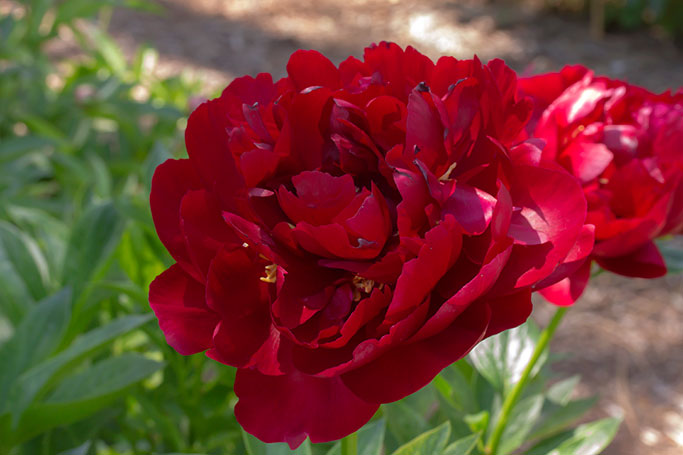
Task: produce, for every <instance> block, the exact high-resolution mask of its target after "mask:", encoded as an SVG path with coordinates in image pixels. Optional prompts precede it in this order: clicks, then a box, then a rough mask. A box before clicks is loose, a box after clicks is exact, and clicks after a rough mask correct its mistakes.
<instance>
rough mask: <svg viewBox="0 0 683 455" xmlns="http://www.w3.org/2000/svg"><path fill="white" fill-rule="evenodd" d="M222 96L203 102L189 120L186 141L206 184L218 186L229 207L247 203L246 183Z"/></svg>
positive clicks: (220, 194)
mask: <svg viewBox="0 0 683 455" xmlns="http://www.w3.org/2000/svg"><path fill="white" fill-rule="evenodd" d="M223 109H224V107H223V104H222V101H221V99H216V100H212V101H207V102H205V103H202V104H201V105H200V106H199V107H198V108H197V109H195V111H194V112H192V114H191V115H190V118H189V119H188V120H187V129H186V130H185V145H186V146H187V154H188V155H189V157H190V161H191V162H192V164H193V165H194V167H195V168H196V169H197V172H198V173H199V175H200V176H201V178H202V180H203V182H204V184H205V186H206V187H207V188H208V189H211V190H214V191H216V193H217V196H218V198H219V199H220V200H221V202H222V203H223V205H224V206H225V208H229V209H232V210H237V209H239V208H240V207H243V206H244V202H243V201H244V200H246V186H245V183H244V178H243V177H242V174H240V172H239V171H238V169H237V165H236V163H235V159H234V157H233V155H232V153H231V152H230V150H229V148H228V133H227V131H226V129H227V127H228V124H227V123H226V122H227V121H228V120H227V115H226V112H225V111H224V110H223Z"/></svg>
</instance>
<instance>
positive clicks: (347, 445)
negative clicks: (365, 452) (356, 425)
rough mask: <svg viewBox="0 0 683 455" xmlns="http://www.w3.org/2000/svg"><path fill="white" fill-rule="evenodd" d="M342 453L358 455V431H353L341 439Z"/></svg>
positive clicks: (344, 454) (342, 454)
mask: <svg viewBox="0 0 683 455" xmlns="http://www.w3.org/2000/svg"><path fill="white" fill-rule="evenodd" d="M341 455H358V433H351V434H350V435H348V436H347V437H345V438H344V439H342V440H341Z"/></svg>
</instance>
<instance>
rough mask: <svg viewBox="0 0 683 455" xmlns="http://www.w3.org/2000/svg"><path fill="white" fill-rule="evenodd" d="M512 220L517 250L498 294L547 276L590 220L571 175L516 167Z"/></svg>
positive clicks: (512, 231) (502, 277) (579, 188)
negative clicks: (512, 281) (513, 283)
mask: <svg viewBox="0 0 683 455" xmlns="http://www.w3.org/2000/svg"><path fill="white" fill-rule="evenodd" d="M514 178H515V180H516V182H515V183H513V186H512V191H511V194H512V200H513V203H514V205H515V206H518V207H521V210H520V211H519V212H517V213H515V214H513V217H512V222H511V224H510V229H509V231H508V235H509V236H510V237H512V238H513V239H514V241H515V246H514V249H513V252H512V255H511V257H510V261H509V262H508V264H507V266H506V268H505V271H504V272H503V275H501V280H500V282H499V283H498V288H500V287H504V286H506V285H508V284H509V280H510V279H513V280H514V282H515V287H522V286H528V285H531V284H534V283H536V282H538V281H539V280H542V279H544V278H546V277H547V276H549V275H550V274H551V273H552V271H553V270H554V269H555V268H556V267H557V265H558V264H559V263H561V262H562V261H564V259H565V257H566V256H567V254H568V253H569V252H570V250H571V249H572V248H573V247H574V245H575V244H576V240H577V239H578V237H579V234H580V233H581V231H582V229H583V225H584V220H585V218H586V200H585V198H584V196H583V191H582V190H581V187H580V186H579V184H578V182H577V181H576V180H575V179H574V178H573V177H571V176H570V175H569V174H567V173H564V172H561V171H554V170H550V169H544V168H534V167H531V166H516V168H515V175H514Z"/></svg>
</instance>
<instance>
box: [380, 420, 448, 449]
mask: <svg viewBox="0 0 683 455" xmlns="http://www.w3.org/2000/svg"><path fill="white" fill-rule="evenodd" d="M450 436H451V423H450V422H444V423H442V424H441V425H439V426H438V427H436V428H434V429H433V430H429V431H427V432H425V433H422V434H421V435H420V436H418V437H416V438H415V439H413V440H412V441H410V442H408V443H406V444H404V445H402V446H401V447H399V448H398V449H396V451H395V452H394V453H393V455H434V454H435V453H440V452H441V451H442V450H443V449H444V447H446V444H447V443H448V438H449V437H450Z"/></svg>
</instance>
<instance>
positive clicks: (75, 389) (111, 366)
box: [45, 353, 163, 403]
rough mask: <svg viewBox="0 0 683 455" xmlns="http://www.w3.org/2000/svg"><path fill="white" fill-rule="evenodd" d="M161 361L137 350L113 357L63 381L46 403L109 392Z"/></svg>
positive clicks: (149, 371) (151, 370)
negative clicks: (136, 351)
mask: <svg viewBox="0 0 683 455" xmlns="http://www.w3.org/2000/svg"><path fill="white" fill-rule="evenodd" d="M162 366H163V364H162V363H160V362H157V361H154V360H151V359H149V358H147V357H145V356H143V355H140V354H135V353H127V354H122V355H120V356H118V357H110V358H107V359H105V360H102V361H101V362H98V363H96V364H94V365H91V366H89V367H88V368H86V369H85V370H83V371H82V372H80V373H77V374H75V375H73V376H69V377H67V378H65V379H64V380H62V382H60V383H59V384H58V385H57V387H56V388H55V390H54V391H53V392H52V393H51V394H50V395H49V396H48V397H47V398H46V399H45V403H63V402H70V401H78V400H84V399H89V398H94V397H99V396H103V395H107V394H109V393H112V392H115V391H118V390H120V389H123V388H125V387H128V386H129V385H131V384H134V383H136V382H138V381H140V380H142V379H144V378H146V377H147V376H149V375H151V374H152V373H154V372H155V371H157V370H158V369H159V368H161V367H162Z"/></svg>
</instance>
